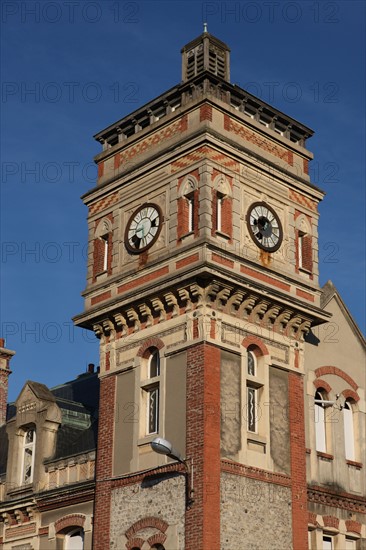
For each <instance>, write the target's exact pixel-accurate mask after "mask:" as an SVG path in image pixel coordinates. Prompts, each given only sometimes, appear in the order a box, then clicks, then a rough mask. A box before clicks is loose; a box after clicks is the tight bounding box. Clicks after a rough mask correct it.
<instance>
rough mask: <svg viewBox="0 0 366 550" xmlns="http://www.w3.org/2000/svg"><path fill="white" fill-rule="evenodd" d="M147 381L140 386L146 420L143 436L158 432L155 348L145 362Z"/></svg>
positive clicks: (157, 376) (157, 364) (157, 360)
mask: <svg viewBox="0 0 366 550" xmlns="http://www.w3.org/2000/svg"><path fill="white" fill-rule="evenodd" d="M147 376H148V378H147V380H145V381H144V383H143V385H142V392H143V398H144V406H145V411H146V420H145V428H144V430H143V431H144V435H150V434H154V433H158V432H159V406H160V355H159V350H158V349H157V348H151V349H150V351H149V357H148V360H147Z"/></svg>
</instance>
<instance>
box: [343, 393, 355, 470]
mask: <svg viewBox="0 0 366 550" xmlns="http://www.w3.org/2000/svg"><path fill="white" fill-rule="evenodd" d="M343 430H344V447H345V454H346V459H347V460H355V434H354V424H353V410H352V404H351V403H350V401H348V400H347V401H346V402H345V404H344V408H343Z"/></svg>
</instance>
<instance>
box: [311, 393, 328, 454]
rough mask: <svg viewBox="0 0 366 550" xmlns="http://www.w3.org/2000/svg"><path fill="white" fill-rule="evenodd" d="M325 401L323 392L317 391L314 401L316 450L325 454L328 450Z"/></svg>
mask: <svg viewBox="0 0 366 550" xmlns="http://www.w3.org/2000/svg"><path fill="white" fill-rule="evenodd" d="M323 401H324V394H323V392H322V391H321V390H317V391H316V392H315V399H314V422H315V449H316V450H317V451H319V452H322V453H325V452H326V450H327V441H326V431H325V404H324V403H323Z"/></svg>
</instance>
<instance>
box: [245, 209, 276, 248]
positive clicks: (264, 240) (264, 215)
mask: <svg viewBox="0 0 366 550" xmlns="http://www.w3.org/2000/svg"><path fill="white" fill-rule="evenodd" d="M247 225H248V229H249V234H250V236H251V238H252V239H253V241H254V242H255V244H256V245H257V246H259V248H262V250H266V251H267V252H275V251H276V250H278V249H279V247H280V246H281V243H282V238H283V232H282V225H281V222H280V219H279V217H278V216H277V214H276V212H275V211H274V210H273V209H272V208H271V207H270V206H268V204H266V203H265V202H255V203H254V204H252V205H251V206H250V208H249V210H248V214H247Z"/></svg>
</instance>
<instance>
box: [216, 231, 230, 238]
mask: <svg viewBox="0 0 366 550" xmlns="http://www.w3.org/2000/svg"><path fill="white" fill-rule="evenodd" d="M215 235H216V236H217V237H221V238H222V239H225V240H226V241H230V240H231V237H230V235H228V234H227V233H223V232H222V231H219V230H218V229H216V231H215Z"/></svg>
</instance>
